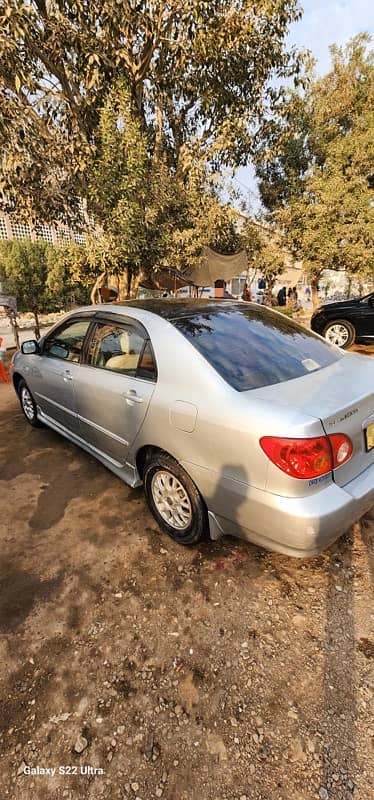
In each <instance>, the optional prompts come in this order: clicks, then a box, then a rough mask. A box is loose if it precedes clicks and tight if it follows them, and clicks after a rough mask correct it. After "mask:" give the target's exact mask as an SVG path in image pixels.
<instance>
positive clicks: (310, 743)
mask: <svg viewBox="0 0 374 800" xmlns="http://www.w3.org/2000/svg"><path fill="white" fill-rule="evenodd" d="M306 746H307V750H308V753H315V752H316V745H315V742H314V740H313V739H308V740H307V743H306Z"/></svg>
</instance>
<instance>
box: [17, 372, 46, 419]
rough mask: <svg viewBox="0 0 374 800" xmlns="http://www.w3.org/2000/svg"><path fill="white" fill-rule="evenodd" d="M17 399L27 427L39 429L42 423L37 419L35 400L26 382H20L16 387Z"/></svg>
mask: <svg viewBox="0 0 374 800" xmlns="http://www.w3.org/2000/svg"><path fill="white" fill-rule="evenodd" d="M17 392H18V397H19V401H20V404H21V408H22V411H23V414H24V416H25V417H26V419H27V422H28V423H29V425H31V426H32V427H33V428H41V427H42V423H41V422H40V420H39V419H38V412H37V408H36V403H35V400H34V398H33V396H32V394H31V392H30V389H29V387H28V385H27V383H26V381H20V382H19V384H18V387H17Z"/></svg>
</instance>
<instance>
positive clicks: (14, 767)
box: [0, 384, 374, 800]
mask: <svg viewBox="0 0 374 800" xmlns="http://www.w3.org/2000/svg"><path fill="white" fill-rule="evenodd" d="M0 478H1V480H0V506H1V508H0V560H1V569H0V636H1V639H0V660H1V675H0V703H1V706H0V797H1V800H5V798H17V800H35V799H36V800H39V798H40V800H44V799H47V798H48V800H49V799H51V800H52V799H53V800H60V798H67V800H69V798H71V800H80V799H81V798H82V800H83V798H84V799H85V800H86V799H87V800H91V798H92V800H93V799H94V798H95V800H96V798H101V797H103V798H105V800H112V799H113V800H114V799H115V798H121V800H122V798H128V799H129V800H136V798H138V800H139V798H141V800H153V798H160V797H162V798H165V800H244V798H247V800H283V799H284V800H286V798H287V800H290V799H292V800H314V798H316V799H317V800H318V798H319V799H320V800H351V798H354V800H369V798H371V797H373V794H374V789H373V787H374V717H373V690H374V603H373V591H374V513H373V512H372V514H371V515H370V514H369V515H368V516H367V518H366V519H364V520H363V521H362V522H361V524H357V525H356V526H355V527H354V530H351V531H350V532H349V533H348V534H346V535H345V536H343V537H342V538H341V539H340V540H339V542H338V543H337V544H336V545H335V546H334V547H333V548H332V549H331V550H330V551H329V552H327V553H325V554H323V555H322V556H319V557H318V558H314V559H309V560H306V561H296V560H292V559H289V558H286V557H284V556H279V555H274V554H271V553H266V552H265V551H262V550H260V549H258V548H256V547H253V546H250V545H245V544H243V543H240V542H236V541H234V540H231V539H225V540H224V541H221V542H218V543H214V544H213V543H212V544H204V545H202V546H199V547H196V548H193V549H183V548H182V547H180V546H178V545H176V544H174V543H173V542H172V541H171V540H169V539H168V538H167V537H166V536H164V535H162V534H160V532H159V530H158V528H157V525H156V523H155V522H154V520H153V518H152V517H151V515H150V514H149V512H148V511H147V508H146V506H145V502H144V500H143V495H142V492H141V490H132V489H130V488H128V487H127V486H125V485H124V484H122V483H121V482H120V481H119V480H118V479H117V478H116V477H114V476H113V475H112V474H110V473H109V472H108V471H107V470H106V469H105V468H104V467H102V466H101V465H100V464H99V463H97V462H96V461H95V460H94V459H92V458H91V457H89V456H88V455H87V454H85V453H83V452H82V451H80V450H79V449H77V448H76V447H75V446H74V445H70V444H69V443H68V442H66V441H65V440H64V439H62V438H61V437H59V436H58V435H57V434H54V433H53V432H52V431H49V430H47V429H40V430H32V429H31V428H30V427H29V426H28V425H27V423H26V421H25V420H24V418H23V416H22V414H21V411H20V410H19V407H18V403H17V400H16V398H15V396H14V393H13V390H12V389H11V388H10V387H7V386H5V385H4V384H0ZM77 751H81V752H77ZM25 767H26V768H33V769H34V770H35V769H36V768H39V770H40V769H52V768H55V769H56V774H55V775H54V776H52V775H48V774H47V775H42V774H39V775H36V774H35V773H34V774H32V775H25V774H23V773H24V770H25ZM60 767H70V773H71V774H59V768H60ZM95 770H96V773H95ZM97 770H99V772H97ZM66 772H67V770H66V769H65V773H66ZM17 773H19V774H17ZM21 773H22V774H21ZM74 773H76V774H74Z"/></svg>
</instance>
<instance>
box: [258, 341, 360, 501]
mask: <svg viewBox="0 0 374 800" xmlns="http://www.w3.org/2000/svg"><path fill="white" fill-rule="evenodd" d="M250 394H251V396H252V397H253V396H254V395H256V396H257V397H258V398H259V399H260V398H263V399H264V400H265V399H266V400H267V401H269V400H270V401H271V402H273V403H274V405H282V406H288V407H290V408H294V409H298V410H299V411H302V412H303V413H305V414H309V415H310V416H312V417H316V418H318V419H320V420H321V423H322V425H323V428H324V430H325V432H326V433H327V434H329V433H344V434H346V436H349V438H350V439H351V441H352V444H353V454H352V457H351V459H350V460H349V461H348V462H347V463H346V464H343V465H342V466H341V467H338V468H337V469H335V470H334V472H333V476H334V481H335V483H337V484H338V485H339V486H345V484H346V483H348V482H349V481H351V480H353V479H354V478H356V477H357V476H358V475H360V474H361V472H363V471H364V470H365V469H366V468H367V467H368V466H369V465H370V464H372V463H373V462H374V447H373V448H372V449H371V450H370V449H369V450H368V449H367V443H366V429H367V427H368V426H369V425H370V424H371V423H372V424H373V429H372V430H373V437H374V362H373V360H372V359H370V358H369V357H368V356H360V355H356V354H354V353H347V354H346V355H345V356H344V358H341V359H339V361H336V362H335V363H334V364H331V365H330V366H328V367H324V368H323V369H320V370H316V371H314V372H311V373H309V374H308V375H305V376H302V377H301V378H295V379H294V380H291V381H285V382H284V383H278V384H275V385H273V386H265V387H262V388H260V389H254V390H252V391H251V392H250ZM280 435H281V433H280ZM373 440H374V439H373Z"/></svg>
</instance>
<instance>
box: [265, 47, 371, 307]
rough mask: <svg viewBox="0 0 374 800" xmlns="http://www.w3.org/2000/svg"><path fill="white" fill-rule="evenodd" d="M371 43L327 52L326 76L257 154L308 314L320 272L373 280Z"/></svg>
mask: <svg viewBox="0 0 374 800" xmlns="http://www.w3.org/2000/svg"><path fill="white" fill-rule="evenodd" d="M369 41H370V40H369V37H368V36H366V35H364V34H362V35H360V36H357V37H355V38H354V39H353V40H352V41H351V42H350V43H349V44H348V46H347V47H346V48H345V49H342V48H338V47H336V46H333V47H332V48H331V54H332V69H331V71H330V72H329V73H328V75H326V76H325V77H323V78H321V79H315V78H313V76H311V77H310V83H309V86H308V88H307V90H306V92H305V93H304V94H303V95H300V94H295V93H291V95H290V97H289V99H288V102H287V103H286V104H285V105H284V107H283V108H282V110H281V117H280V119H279V120H278V129H279V133H280V136H279V141H278V143H277V142H276V136H275V132H276V125H274V126H273V128H272V130H271V134H270V135H268V137H266V138H265V139H264V140H263V142H262V143H261V145H260V147H259V149H258V153H257V162H258V166H257V174H258V176H259V178H260V191H261V194H262V198H263V202H264V204H266V206H267V208H268V210H269V211H270V214H271V215H272V217H273V219H274V220H276V222H277V223H278V225H280V226H281V228H282V229H283V230H284V231H285V232H286V235H287V240H288V243H289V245H290V247H291V248H292V251H293V253H294V254H295V255H297V257H298V258H301V259H302V260H303V263H304V268H305V269H306V271H307V273H308V275H309V278H310V281H311V286H312V296H313V303H314V306H315V305H316V304H317V303H318V295H317V286H318V282H319V280H320V277H321V275H322V273H323V270H324V269H327V268H328V269H345V270H346V271H347V273H348V274H349V275H351V276H352V275H355V274H357V275H360V276H368V275H369V276H371V277H374V273H373V266H372V265H373V262H374V207H373V186H372V179H371V175H372V170H373V167H372V164H373V160H374V135H373V134H374V110H373V109H374V102H373V101H374V61H373V52H372V51H370V50H369V49H368V43H369Z"/></svg>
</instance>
